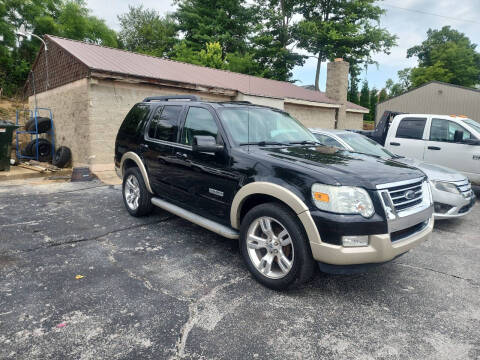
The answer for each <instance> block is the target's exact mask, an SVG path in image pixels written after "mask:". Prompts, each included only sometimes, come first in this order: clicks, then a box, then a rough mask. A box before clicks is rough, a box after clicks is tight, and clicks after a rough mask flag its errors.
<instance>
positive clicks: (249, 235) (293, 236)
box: [240, 203, 315, 290]
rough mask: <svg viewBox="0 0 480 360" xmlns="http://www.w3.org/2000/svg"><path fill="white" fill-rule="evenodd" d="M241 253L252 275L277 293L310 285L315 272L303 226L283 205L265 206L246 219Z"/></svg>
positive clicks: (242, 231) (253, 210)
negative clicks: (297, 286)
mask: <svg viewBox="0 0 480 360" xmlns="http://www.w3.org/2000/svg"><path fill="white" fill-rule="evenodd" d="M240 252H241V254H242V257H243V260H244V262H245V264H246V266H247V268H248V270H249V271H250V272H251V273H252V275H253V276H254V277H255V278H256V279H257V280H258V281H259V282H260V283H262V284H263V285H265V286H267V287H269V288H271V289H274V290H283V289H286V288H289V287H290V286H291V285H293V284H294V283H297V284H300V283H303V282H306V281H308V280H310V278H311V277H312V276H313V274H314V271H315V262H314V260H313V257H312V254H311V250H310V246H309V244H308V243H307V240H306V236H305V234H304V230H303V228H302V225H301V224H300V223H299V221H298V219H297V216H296V215H295V214H294V213H292V211H291V210H290V209H289V208H287V207H286V206H284V205H283V204H279V203H266V204H261V205H258V206H256V207H254V208H253V209H251V210H250V211H249V212H248V213H247V214H246V215H245V217H244V219H243V220H242V224H241V226H240Z"/></svg>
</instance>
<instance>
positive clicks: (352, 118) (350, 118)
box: [343, 111, 363, 130]
mask: <svg viewBox="0 0 480 360" xmlns="http://www.w3.org/2000/svg"><path fill="white" fill-rule="evenodd" d="M343 128H344V129H352V130H362V129H363V113H357V112H349V111H347V118H346V121H345V126H344V127H343Z"/></svg>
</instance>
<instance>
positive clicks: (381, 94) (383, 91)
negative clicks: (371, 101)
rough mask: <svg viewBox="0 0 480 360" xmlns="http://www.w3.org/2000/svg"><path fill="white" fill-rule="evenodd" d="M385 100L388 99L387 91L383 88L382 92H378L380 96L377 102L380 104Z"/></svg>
mask: <svg viewBox="0 0 480 360" xmlns="http://www.w3.org/2000/svg"><path fill="white" fill-rule="evenodd" d="M387 99H388V93H387V90H386V89H385V88H383V89H382V90H380V94H378V102H379V103H381V102H384V101H385V100H387Z"/></svg>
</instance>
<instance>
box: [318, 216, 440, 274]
mask: <svg viewBox="0 0 480 360" xmlns="http://www.w3.org/2000/svg"><path fill="white" fill-rule="evenodd" d="M433 223H434V220H433V216H431V217H430V218H429V219H428V220H426V221H425V222H424V223H420V224H416V226H418V227H417V228H415V229H414V228H413V227H412V233H411V234H408V232H405V236H399V238H398V239H397V237H395V236H391V234H378V235H369V245H368V246H362V247H344V246H340V245H333V244H328V243H325V242H321V243H314V242H310V246H311V248H312V255H313V258H314V259H315V260H317V261H320V262H322V263H326V264H331V265H358V264H371V263H383V262H387V261H390V260H392V259H394V258H395V257H397V256H399V255H401V254H403V253H405V252H407V251H408V250H410V249H412V248H413V247H415V246H417V245H418V244H419V243H421V242H423V241H425V240H428V239H430V236H431V234H432V230H433ZM420 225H421V226H420ZM406 230H408V229H406Z"/></svg>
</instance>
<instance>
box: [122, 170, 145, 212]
mask: <svg viewBox="0 0 480 360" xmlns="http://www.w3.org/2000/svg"><path fill="white" fill-rule="evenodd" d="M122 195H123V202H124V204H125V207H126V208H127V211H128V212H129V213H130V215H132V216H135V217H140V216H145V215H148V214H150V213H151V212H152V211H153V204H152V194H150V193H149V192H148V190H147V187H146V186H145V182H144V181H143V176H142V174H141V173H140V170H139V169H138V168H137V167H131V168H128V169H127V170H126V171H125V174H124V175H123V184H122Z"/></svg>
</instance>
